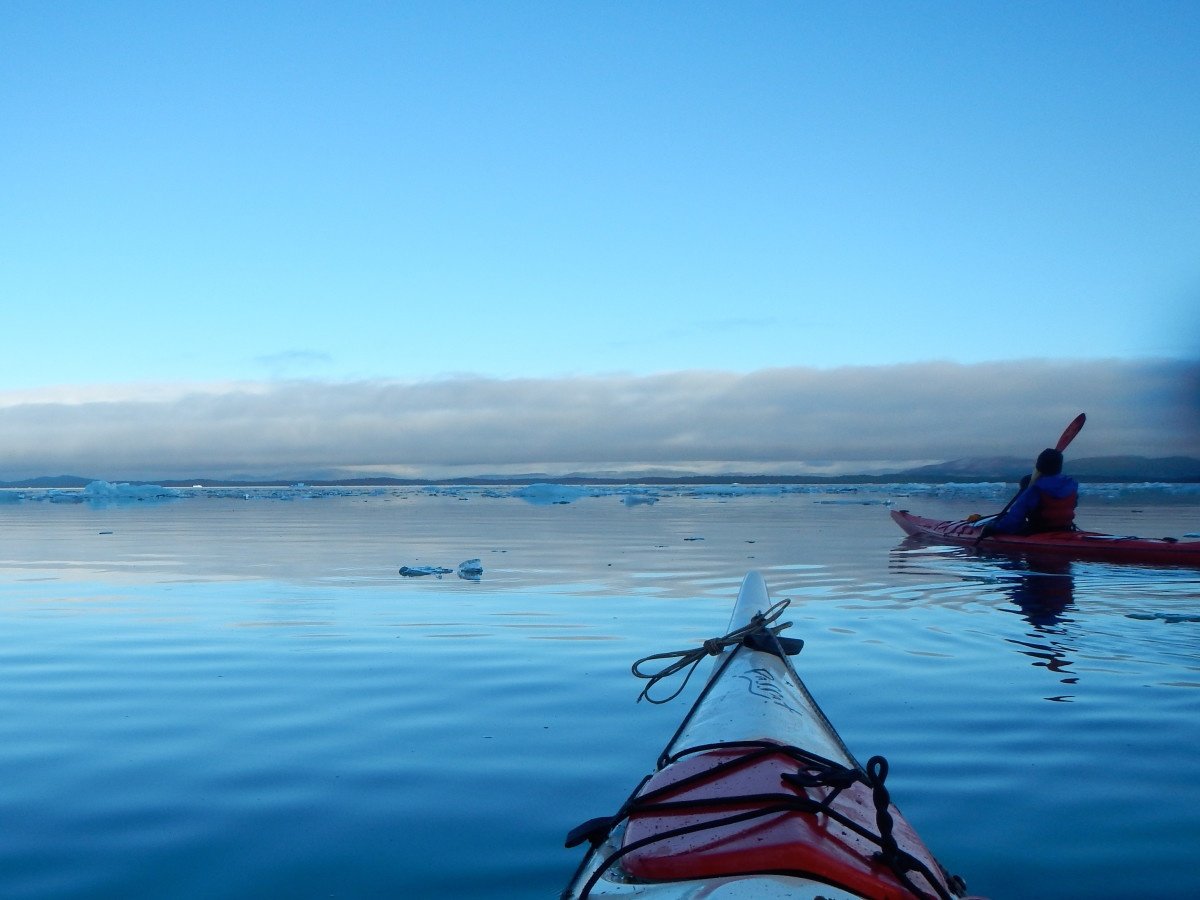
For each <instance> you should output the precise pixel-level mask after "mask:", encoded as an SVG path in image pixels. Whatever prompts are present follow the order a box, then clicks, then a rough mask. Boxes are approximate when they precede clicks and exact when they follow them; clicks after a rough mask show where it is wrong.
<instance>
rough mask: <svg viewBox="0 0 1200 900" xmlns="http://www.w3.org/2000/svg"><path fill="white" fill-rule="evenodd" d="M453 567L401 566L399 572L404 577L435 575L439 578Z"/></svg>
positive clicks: (451, 570)
mask: <svg viewBox="0 0 1200 900" xmlns="http://www.w3.org/2000/svg"><path fill="white" fill-rule="evenodd" d="M453 571H454V570H453V569H445V568H442V567H441V566H401V567H400V574H401V575H403V576H404V577H405V578H416V577H419V576H421V575H436V576H437V577H438V578H441V577H442V576H443V575H449V574H450V573H451V572H453Z"/></svg>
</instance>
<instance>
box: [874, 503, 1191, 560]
mask: <svg viewBox="0 0 1200 900" xmlns="http://www.w3.org/2000/svg"><path fill="white" fill-rule="evenodd" d="M892 518H893V519H895V521H896V524H897V525H899V526H900V527H901V528H903V529H904V530H905V531H906V532H908V533H909V534H911V535H915V536H916V537H922V538H931V539H935V540H939V541H947V542H949V543H952V544H961V545H963V546H967V547H975V546H977V547H979V549H980V550H986V551H991V552H1001V553H1020V554H1031V555H1046V556H1062V557H1074V558H1076V559H1096V560H1101V561H1103V562H1124V563H1150V564H1154V565H1164V564H1165V565H1176V566H1198V567H1200V541H1180V540H1176V539H1175V538H1140V537H1124V536H1120V535H1113V534H1101V533H1099V532H1096V531H1045V532H1041V533H1039V534H990V535H988V536H987V537H985V538H983V539H982V540H980V538H979V532H980V525H979V524H972V523H969V522H965V521H962V520H959V521H954V522H946V521H939V520H938V519H926V518H923V517H921V516H914V515H913V514H912V513H910V512H909V511H908V510H906V509H897V510H892Z"/></svg>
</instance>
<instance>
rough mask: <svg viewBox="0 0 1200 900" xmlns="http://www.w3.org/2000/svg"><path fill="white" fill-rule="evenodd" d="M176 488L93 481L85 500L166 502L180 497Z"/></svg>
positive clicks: (86, 489) (84, 497) (85, 494)
mask: <svg viewBox="0 0 1200 900" xmlns="http://www.w3.org/2000/svg"><path fill="white" fill-rule="evenodd" d="M179 496H180V493H179V491H177V490H176V489H175V488H169V487H163V486H162V485H159V484H129V483H128V482H121V483H120V484H113V483H112V482H109V481H93V482H91V483H90V484H89V485H88V486H87V487H85V488H84V489H83V499H85V500H91V501H101V502H122V501H138V500H166V499H172V498H176V497H179Z"/></svg>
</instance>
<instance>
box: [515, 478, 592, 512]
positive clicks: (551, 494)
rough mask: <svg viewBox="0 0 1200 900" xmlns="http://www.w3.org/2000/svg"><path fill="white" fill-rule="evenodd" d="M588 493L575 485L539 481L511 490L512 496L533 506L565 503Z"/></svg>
mask: <svg viewBox="0 0 1200 900" xmlns="http://www.w3.org/2000/svg"><path fill="white" fill-rule="evenodd" d="M589 493H590V492H589V491H588V490H587V489H586V488H581V487H576V486H575V485H570V484H548V483H544V482H539V483H537V484H527V485H525V486H524V487H520V488H517V489H516V490H514V491H513V492H512V496H514V497H518V498H520V499H521V500H524V501H525V502H526V503H531V504H533V505H534V506H552V505H554V504H560V505H566V504H568V503H571V502H572V501H574V500H578V499H579V498H580V497H586V496H588V495H589Z"/></svg>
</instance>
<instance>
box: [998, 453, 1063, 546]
mask: <svg viewBox="0 0 1200 900" xmlns="http://www.w3.org/2000/svg"><path fill="white" fill-rule="evenodd" d="M1062 467H1063V455H1062V453H1060V452H1059V451H1057V450H1054V449H1053V448H1047V449H1045V450H1043V451H1042V452H1041V453H1039V454H1038V458H1037V463H1036V467H1035V472H1034V474H1035V476H1036V477H1034V478H1030V476H1028V475H1026V476H1025V477H1024V478H1023V479H1021V493H1019V494H1018V495H1017V498H1016V500H1014V501H1013V504H1012V506H1010V507H1009V508H1008V511H1007V512H1005V513H1004V515H1002V516H1000V517H999V518H997V519H996V520H995V521H994V522H992V523H990V524H988V525H986V526H985V527H984V532H985V533H992V532H999V533H1001V534H1034V533H1035V532H1039V531H1071V530H1072V529H1073V528H1074V527H1075V504H1076V503H1077V502H1078V500H1079V482H1077V481H1076V480H1075V479H1074V478H1071V477H1069V476H1067V475H1064V474H1062Z"/></svg>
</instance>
